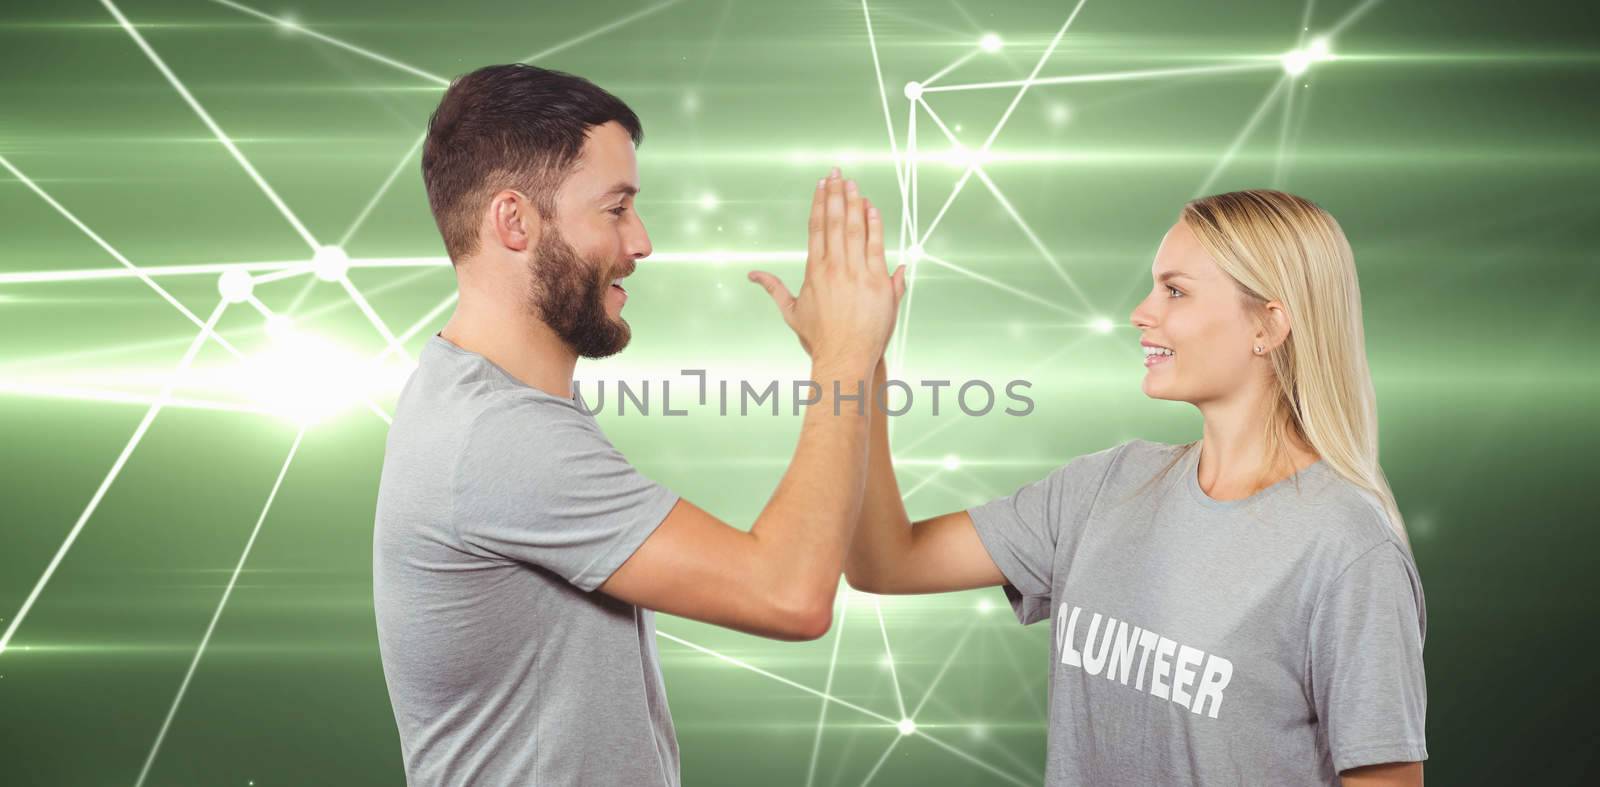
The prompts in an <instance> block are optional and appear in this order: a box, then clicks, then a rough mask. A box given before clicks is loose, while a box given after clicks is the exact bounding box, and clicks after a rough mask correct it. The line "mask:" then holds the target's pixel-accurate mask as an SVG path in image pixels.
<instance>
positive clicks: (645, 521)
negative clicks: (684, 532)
mask: <svg viewBox="0 0 1600 787" xmlns="http://www.w3.org/2000/svg"><path fill="white" fill-rule="evenodd" d="M677 501H678V495H677V494H675V493H673V492H672V491H670V490H668V489H666V488H665V487H663V486H661V485H660V484H657V483H656V482H655V481H652V480H650V479H649V478H646V477H645V476H644V475H643V474H641V473H640V472H639V471H638V470H637V469H635V468H634V466H633V465H632V464H629V463H628V460H627V459H625V458H624V457H623V456H622V454H621V453H620V452H618V451H617V449H616V448H615V447H614V446H612V445H611V441H610V440H607V439H606V436H605V434H604V433H603V432H601V431H600V426H599V424H597V423H596V422H595V420H594V418H593V417H592V416H590V415H588V414H587V413H584V412H583V411H581V410H579V409H577V408H576V407H572V406H570V405H569V404H568V403H566V402H562V401H560V400H556V399H554V398H551V399H548V400H547V399H543V398H539V397H535V396H528V397H519V398H516V399H512V400H508V402H506V403H504V404H503V405H496V406H495V407H494V408H492V409H491V410H489V411H486V412H484V413H483V414H481V415H479V416H478V418H477V419H476V420H475V421H474V422H473V424H472V426H471V427H470V428H469V430H468V434H467V436H466V439H465V441H464V442H463V444H462V449H461V456H460V458H459V459H458V461H457V464H456V478H455V483H454V503H453V517H454V520H455V522H454V523H455V529H456V534H457V536H458V537H459V538H460V540H461V542H462V544H463V545H465V546H466V547H467V548H468V549H471V550H474V551H478V552H480V553H486V554H488V555H492V556H495V557H500V558H505V559H508V560H514V561H517V562H520V563H526V564H529V565H534V566H539V567H541V568H544V569H547V570H549V571H552V572H554V573H555V574H557V575H559V576H561V577H562V578H563V579H565V580H567V581H568V582H570V583H572V584H573V585H575V586H577V587H578V588H580V589H582V590H584V591H586V592H587V591H592V590H594V589H595V588H598V587H600V585H602V584H604V583H605V581H606V580H607V579H608V578H610V576H611V574H612V572H614V571H616V570H617V568H618V567H619V566H621V565H622V564H623V562H625V561H626V560H627V559H628V557H629V556H631V555H632V554H633V553H634V551H635V550H637V549H638V548H639V545H640V544H642V543H644V541H645V539H646V538H648V537H649V535H650V534H651V533H653V532H654V531H655V529H656V527H657V526H659V525H660V524H661V522H662V521H663V520H664V519H665V518H666V516H667V513H668V512H670V511H671V510H672V507H673V505H674V504H676V503H677Z"/></svg>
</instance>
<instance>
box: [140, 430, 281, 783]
mask: <svg viewBox="0 0 1600 787" xmlns="http://www.w3.org/2000/svg"><path fill="white" fill-rule="evenodd" d="M305 436H306V430H305V427H301V428H300V431H299V432H296V433H295V436H294V442H293V443H291V444H290V445H289V455H288V456H285V457H284V458H283V467H282V468H280V469H279V470H278V478H277V480H276V481H273V482H272V491H270V492H268V493H267V502H266V503H264V504H262V506H261V515H260V516H258V517H256V526H255V527H254V528H252V529H251V530H250V538H249V539H247V540H246V541H245V542H244V551H243V552H240V553H239V562H238V563H236V564H234V567H233V575H232V576H230V577H228V585H227V587H226V588H224V589H223V591H222V598H221V599H220V600H218V601H217V608H216V611H214V612H212V613H211V622H210V623H209V624H207V625H206V633H205V635H204V636H202V637H201V638H200V646H199V647H198V648H196V649H195V652H194V658H193V659H191V660H190V661H189V669H188V671H187V672H185V673H184V674H183V682H182V683H180V684H178V694H177V696H175V697H173V698H172V706H171V707H170V708H168V709H167V717H166V718H165V719H163V720H162V722H161V731H160V732H157V733H156V742H155V743H154V744H152V745H151V746H150V753H149V754H148V755H146V756H145V758H144V767H142V768H140V769H139V778H138V779H137V780H136V781H135V782H134V787H143V785H144V780H145V778H146V777H147V776H149V775H150V766H152V765H154V764H155V762H156V754H157V753H159V752H160V751H161V742H162V741H164V740H166V737H167V729H168V728H169V727H171V726H172V719H173V718H174V717H175V716H177V715H178V706H179V705H180V704H182V702H183V695H184V694H185V693H186V692H188V690H189V681H190V680H193V679H194V671H195V668H196V667H199V666H200V659H201V658H202V657H204V656H205V655H206V646H207V645H209V644H211V633H212V632H214V631H216V630H217V621H218V620H221V619H222V610H223V609H224V608H226V607H227V606H228V598H229V597H230V596H232V595H233V587H234V585H236V584H238V582H239V573H240V572H241V571H243V570H244V564H245V561H246V560H249V559H250V550H251V549H252V548H253V547H255V544H256V536H258V535H260V534H261V525H262V523H264V522H266V521H267V512H268V511H270V510H271V509H272V501H273V500H275V499H277V497H278V489H279V488H280V487H282V486H283V478H284V476H286V475H288V474H289V464H290V463H291V462H293V461H294V455H295V453H296V452H298V451H299V450H300V440H301V439H302V438H304V437H305Z"/></svg>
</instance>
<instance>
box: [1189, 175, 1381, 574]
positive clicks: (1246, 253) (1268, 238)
mask: <svg viewBox="0 0 1600 787" xmlns="http://www.w3.org/2000/svg"><path fill="white" fill-rule="evenodd" d="M1180 219H1181V220H1182V221H1183V223H1184V224H1185V225H1186V226H1188V228H1189V229H1190V230H1191V231H1192V232H1194V234H1195V235H1196V237H1198V238H1199V239H1200V244H1201V245H1202V246H1203V247H1205V250H1206V251H1207V252H1208V253H1209V254H1210V255H1211V259H1212V260H1214V261H1215V262H1216V264H1217V267H1219V268H1221V269H1222V272H1223V273H1226V274H1227V275H1228V276H1229V277H1231V278H1232V279H1233V280H1234V282H1235V283H1236V284H1238V286H1239V289H1240V292H1241V295H1242V296H1243V299H1244V306H1245V310H1246V311H1247V313H1249V314H1250V316H1251V317H1252V318H1254V319H1257V320H1260V321H1262V324H1263V325H1264V324H1265V320H1266V317H1267V309H1266V308H1265V305H1266V303H1267V302H1268V301H1273V300H1275V301H1278V302H1279V303H1281V304H1283V306H1284V309H1285V310H1286V311H1287V312H1288V315H1289V321H1290V333H1289V336H1288V337H1287V338H1286V339H1285V340H1284V341H1283V342H1281V343H1280V344H1279V345H1278V346H1277V347H1275V348H1273V349H1272V350H1271V351H1270V353H1269V354H1268V360H1269V361H1271V363H1272V369H1273V372H1274V374H1273V385H1274V387H1275V391H1276V395H1275V396H1273V397H1272V405H1271V409H1270V410H1269V417H1268V418H1267V420H1266V426H1265V429H1266V435H1265V436H1266V441H1267V460H1268V465H1267V467H1268V468H1271V467H1277V466H1279V465H1280V464H1281V463H1282V462H1283V461H1285V460H1287V458H1288V455H1287V452H1286V451H1285V446H1286V445H1288V440H1289V438H1290V437H1291V436H1292V437H1295V438H1298V439H1299V441H1300V442H1301V443H1303V444H1307V445H1310V446H1311V448H1312V449H1314V450H1315V451H1316V452H1317V453H1318V454H1319V455H1321V457H1322V461H1323V462H1324V463H1326V464H1327V465H1328V467H1329V468H1331V469H1333V470H1334V471H1335V472H1337V473H1338V474H1339V475H1341V476H1343V477H1344V478H1346V479H1348V480H1349V481H1351V482H1353V483H1355V484H1356V485H1357V486H1359V487H1360V488H1361V489H1363V490H1365V491H1367V492H1369V493H1371V494H1372V495H1373V496H1374V497H1376V499H1377V501H1378V502H1379V503H1380V504H1381V505H1382V507H1383V509H1384V510H1385V512H1386V513H1387V514H1388V517H1389V521H1390V525H1391V526H1392V527H1393V528H1394V529H1395V531H1396V533H1397V534H1398V535H1399V536H1400V540H1401V543H1403V544H1407V546H1408V548H1409V543H1410V542H1409V539H1407V538H1406V531H1405V522H1404V520H1403V519H1402V518H1401V516H1400V509H1399V506H1398V505H1397V504H1396V503H1395V499H1394V492H1393V491H1391V490H1390V489H1389V481H1388V479H1387V478H1386V477H1385V476H1384V473H1383V468H1381V467H1379V466H1378V404H1377V396H1376V394H1375V393H1374V392H1373V388H1372V372H1371V370H1370V369H1368V367H1367V353H1366V337H1365V332H1364V331H1363V329H1362V325H1361V288H1360V286H1359V285H1358V283H1357V281H1356V266H1355V255H1354V254H1352V253H1351V251H1350V243H1349V241H1348V240H1346V239H1345V236H1344V231H1343V230H1342V229H1340V227H1339V223H1338V222H1337V221H1335V220H1334V218H1333V216H1332V215H1330V214H1329V213H1328V212H1327V211H1325V210H1323V209H1322V208H1321V207H1319V206H1318V205H1316V204H1315V203H1313V202H1311V201H1310V200H1307V199H1303V198H1301V197H1296V196H1294V195H1292V194H1285V193H1283V192H1281V191H1272V190H1268V189H1251V190H1248V191H1234V192H1229V193H1227V194H1217V195H1215V196H1210V197H1202V198H1200V199H1196V200H1193V201H1191V202H1189V203H1188V204H1187V205H1184V207H1183V211H1182V214H1181V216H1180Z"/></svg>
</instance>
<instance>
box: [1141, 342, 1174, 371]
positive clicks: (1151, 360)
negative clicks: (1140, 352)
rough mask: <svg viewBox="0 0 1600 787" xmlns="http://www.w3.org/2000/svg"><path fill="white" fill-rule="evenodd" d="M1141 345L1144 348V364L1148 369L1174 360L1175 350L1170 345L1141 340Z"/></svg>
mask: <svg viewBox="0 0 1600 787" xmlns="http://www.w3.org/2000/svg"><path fill="white" fill-rule="evenodd" d="M1139 346H1140V347H1141V348H1143V349H1144V366H1145V368H1146V369H1149V368H1150V367H1152V366H1157V365H1160V364H1163V363H1166V362H1168V361H1171V360H1172V357H1173V351H1172V348H1170V347H1165V346H1162V345H1159V344H1156V343H1155V342H1139Z"/></svg>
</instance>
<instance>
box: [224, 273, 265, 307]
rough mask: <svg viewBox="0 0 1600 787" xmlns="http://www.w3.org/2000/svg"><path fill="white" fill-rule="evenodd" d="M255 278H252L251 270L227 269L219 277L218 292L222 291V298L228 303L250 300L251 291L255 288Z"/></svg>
mask: <svg viewBox="0 0 1600 787" xmlns="http://www.w3.org/2000/svg"><path fill="white" fill-rule="evenodd" d="M255 286H256V284H255V280H254V279H252V278H250V272H249V271H241V270H237V269H236V270H231V271H225V272H223V274H222V275H221V276H219V277H217V292H219V293H222V299H223V300H225V301H227V302H228V303H243V302H244V301H247V300H250V291H251V290H253V289H255Z"/></svg>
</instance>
